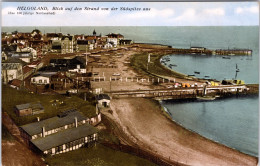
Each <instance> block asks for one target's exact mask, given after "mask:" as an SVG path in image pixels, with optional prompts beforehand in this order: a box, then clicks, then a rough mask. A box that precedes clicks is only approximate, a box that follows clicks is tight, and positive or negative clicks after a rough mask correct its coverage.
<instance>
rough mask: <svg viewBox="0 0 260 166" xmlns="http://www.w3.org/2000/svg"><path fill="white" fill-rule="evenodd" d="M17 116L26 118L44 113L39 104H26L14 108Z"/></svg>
mask: <svg viewBox="0 0 260 166" xmlns="http://www.w3.org/2000/svg"><path fill="white" fill-rule="evenodd" d="M15 113H16V115H17V116H27V115H35V114H41V113H44V108H43V106H42V105H41V104H40V103H39V102H36V103H26V104H20V105H16V106H15Z"/></svg>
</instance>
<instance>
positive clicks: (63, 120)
mask: <svg viewBox="0 0 260 166" xmlns="http://www.w3.org/2000/svg"><path fill="white" fill-rule="evenodd" d="M75 117H77V120H78V122H79V121H82V120H86V119H87V118H86V117H85V116H83V115H82V114H81V113H80V112H78V111H75V110H74V111H71V112H69V113H68V114H67V115H66V116H60V117H59V116H55V117H52V118H49V119H45V120H42V121H39V122H34V123H30V124H26V125H23V126H21V128H22V129H23V130H24V131H26V132H27V133H28V134H29V135H31V136H33V135H35V134H39V133H41V132H42V127H45V131H49V130H52V129H55V128H59V127H62V126H65V125H67V124H72V123H74V120H75V119H74V118H75Z"/></svg>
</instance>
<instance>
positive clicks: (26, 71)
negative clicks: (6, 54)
mask: <svg viewBox="0 0 260 166" xmlns="http://www.w3.org/2000/svg"><path fill="white" fill-rule="evenodd" d="M32 70H33V68H32V67H29V66H24V67H23V74H26V73H28V72H30V71H32Z"/></svg>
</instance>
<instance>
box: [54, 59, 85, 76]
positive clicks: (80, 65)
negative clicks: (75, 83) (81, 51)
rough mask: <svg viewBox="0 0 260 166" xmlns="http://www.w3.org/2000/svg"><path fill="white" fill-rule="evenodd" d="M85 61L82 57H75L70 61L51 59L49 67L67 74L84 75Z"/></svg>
mask: <svg viewBox="0 0 260 166" xmlns="http://www.w3.org/2000/svg"><path fill="white" fill-rule="evenodd" d="M86 64H87V62H86V59H85V58H83V57H79V56H77V57H75V58H72V59H51V60H50V66H52V67H58V68H60V69H62V68H63V70H66V71H68V72H78V73H86V72H87V69H86Z"/></svg>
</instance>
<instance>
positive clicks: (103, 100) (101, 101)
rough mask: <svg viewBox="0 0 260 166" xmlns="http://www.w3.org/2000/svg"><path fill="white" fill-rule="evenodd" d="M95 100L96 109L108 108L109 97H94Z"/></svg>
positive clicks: (101, 95)
mask: <svg viewBox="0 0 260 166" xmlns="http://www.w3.org/2000/svg"><path fill="white" fill-rule="evenodd" d="M96 100H97V102H98V107H109V106H110V97H109V96H108V95H107V94H98V95H96Z"/></svg>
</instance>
